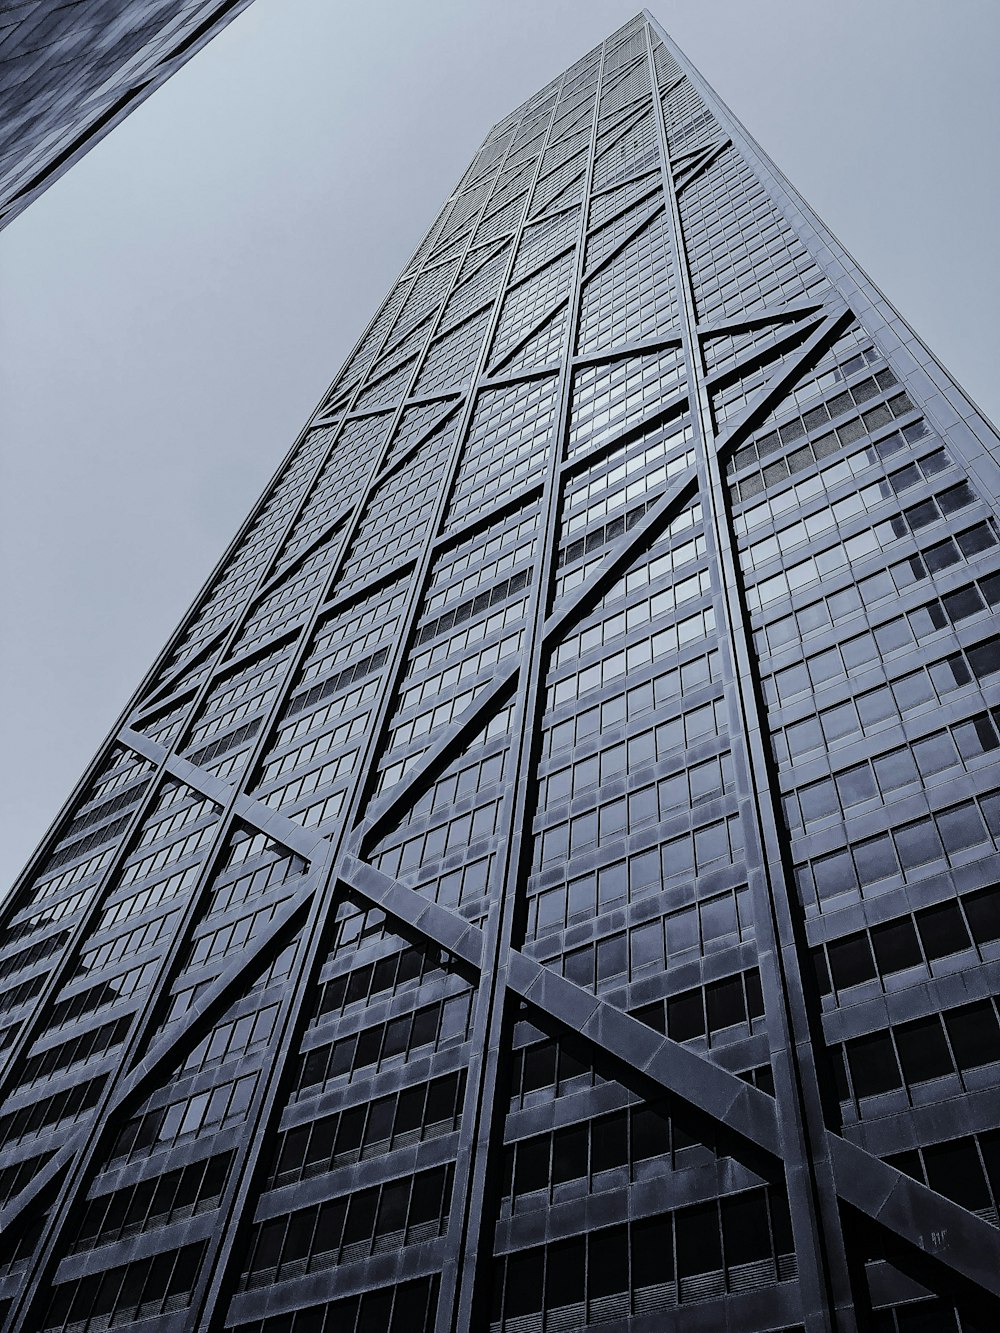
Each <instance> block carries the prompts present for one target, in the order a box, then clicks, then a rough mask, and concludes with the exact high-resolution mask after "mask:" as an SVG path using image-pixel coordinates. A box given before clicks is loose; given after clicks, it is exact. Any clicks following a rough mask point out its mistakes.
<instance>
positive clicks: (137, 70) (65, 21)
mask: <svg viewBox="0 0 1000 1333" xmlns="http://www.w3.org/2000/svg"><path fill="white" fill-rule="evenodd" d="M249 3H250V0H68V2H67V0H20V3H13V4H4V5H2V6H0V112H2V115H0V122H2V128H0V227H5V226H6V225H7V223H8V222H10V221H11V220H12V219H13V218H15V217H17V215H18V214H19V213H20V212H22V211H23V210H24V209H25V208H27V206H28V205H29V204H30V203H31V202H32V200H34V199H37V198H38V196H39V195H40V194H41V193H42V191H43V190H46V189H48V187H49V186H50V185H51V184H52V182H53V181H55V180H58V178H59V177H60V176H61V175H62V173H63V172H64V171H65V170H66V169H67V168H68V167H70V166H72V164H73V163H74V162H76V161H78V160H79V159H80V158H81V157H82V156H83V155H84V153H86V152H87V151H88V149H90V148H93V146H94V144H95V143H97V142H98V141H99V140H100V139H103V138H104V136H105V134H107V132H108V131H109V130H110V129H113V128H114V126H115V125H117V124H118V123H119V122H120V121H122V120H124V119H125V117H126V116H127V115H128V113H129V112H130V111H132V110H134V109H135V107H137V106H138V105H139V103H140V102H142V101H143V100H144V99H145V98H147V97H148V96H149V94H150V93H151V92H153V91H154V89H156V88H158V87H159V86H160V84H161V83H165V82H166V80H167V79H169V78H170V76H171V74H175V73H176V72H177V70H179V69H180V67H181V65H183V64H184V62H185V61H186V60H188V59H190V57H191V56H193V55H194V53H195V52H196V51H198V50H200V49H201V47H203V46H204V45H205V43H206V42H210V41H211V40H212V38H213V37H214V36H215V35H216V34H217V33H218V32H220V31H221V30H222V29H223V28H224V27H225V26H226V24H227V23H229V22H230V20H231V19H234V18H235V17H236V15H237V14H238V13H239V12H240V10H242V9H245V8H246V7H247V5H248V4H249Z"/></svg>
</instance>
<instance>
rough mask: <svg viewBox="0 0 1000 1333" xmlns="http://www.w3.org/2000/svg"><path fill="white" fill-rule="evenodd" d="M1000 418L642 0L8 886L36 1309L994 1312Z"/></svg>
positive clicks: (9, 1273)
mask: <svg viewBox="0 0 1000 1333" xmlns="http://www.w3.org/2000/svg"><path fill="white" fill-rule="evenodd" d="M998 443H1000V442H998V440H997V437H996V434H995V432H994V431H993V429H992V427H990V426H989V424H988V423H986V422H985V421H984V420H983V419H982V418H981V416H980V415H979V414H978V413H977V411H976V409H975V408H974V406H973V405H972V404H971V403H970V402H969V401H968V399H967V398H966V397H965V396H964V394H963V393H962V392H961V390H960V389H959V388H958V387H957V386H956V385H955V384H954V383H953V382H952V381H951V380H950V379H949V377H948V376H947V375H946V374H945V373H944V372H943V371H942V370H941V369H940V367H939V366H937V364H936V363H935V362H934V360H933V358H932V357H931V356H930V354H929V353H928V352H927V351H926V349H925V348H924V347H923V345H922V344H921V343H919V342H918V341H917V339H916V338H915V336H914V335H913V334H912V333H911V332H910V331H909V329H908V328H907V327H906V326H905V324H903V322H902V321H901V320H900V319H899V317H898V315H897V314H896V313H895V312H894V311H893V310H892V308H891V307H890V306H889V305H888V303H887V302H886V301H885V299H884V297H882V296H881V294H880V293H879V292H878V291H877V290H876V288H875V287H874V286H873V285H872V283H871V282H870V281H869V279H867V278H866V277H865V276H864V274H862V273H861V272H860V271H859V270H858V268H857V266H856V265H855V264H854V262H853V260H851V258H850V257H849V256H848V255H846V254H845V253H844V251H843V250H842V248H841V247H840V246H839V244H838V243H837V242H836V240H835V239H834V238H833V237H832V236H830V234H829V233H828V232H827V231H826V229H825V228H824V227H823V225H822V223H820V222H819V220H818V219H817V218H816V217H815V215H814V214H813V213H812V212H811V211H810V210H809V208H808V207H807V205H805V203H804V202H803V201H802V200H801V199H800V198H799V196H798V195H797V194H795V192H794V191H793V189H792V188H791V186H789V184H788V183H787V182H786V181H785V180H784V178H783V177H782V176H781V175H780V174H779V173H778V171H777V169H776V168H775V167H774V166H773V165H772V164H771V162H770V161H769V160H768V159H767V158H766V157H765V156H764V155H763V153H762V152H761V150H760V149H759V148H758V147H757V146H756V145H755V144H754V143H753V141H752V140H751V139H750V138H749V137H748V136H747V134H746V132H745V131H744V130H743V129H742V127H741V126H740V125H739V123H738V122H737V121H736V120H735V119H734V118H733V117H732V115H731V114H730V112H729V111H728V110H727V109H726V107H725V106H724V105H723V104H722V103H721V102H720V101H719V99H718V98H717V97H716V95H715V94H714V93H713V92H712V91H711V90H710V89H709V88H708V86H707V85H706V84H705V83H704V81H703V80H702V79H701V77H700V75H699V74H698V73H697V72H696V71H695V70H694V69H693V68H692V67H691V66H690V64H689V63H688V62H687V61H686V59H685V58H684V57H683V55H682V54H681V53H680V52H679V51H678V50H677V49H676V48H675V46H674V45H673V44H672V42H671V41H670V40H669V38H668V37H667V36H666V35H665V34H664V33H663V32H662V30H661V29H660V28H659V27H658V26H657V25H656V24H655V22H654V21H653V20H652V19H650V18H649V17H648V15H640V16H638V17H637V18H635V19H634V20H633V21H632V22H630V23H629V24H627V25H626V26H625V27H624V28H622V29H621V30H619V31H618V32H616V33H615V34H613V35H612V36H611V37H610V38H609V39H608V40H607V41H606V42H604V43H603V44H602V45H601V46H600V47H599V48H597V49H596V50H594V51H592V52H590V53H589V54H587V55H586V56H584V57H583V58H582V59H581V60H579V61H577V63H576V64H574V65H573V66H571V67H570V69H568V70H567V71H566V72H565V73H564V74H563V75H561V76H560V77H559V78H558V79H556V80H554V81H553V82H552V83H551V84H549V85H548V86H546V87H545V88H543V89H542V90H541V91H540V92H539V93H538V94H536V95H535V96H534V97H533V98H531V99H530V100H529V101H528V102H526V103H525V104H524V105H523V106H521V107H519V108H518V109H517V110H516V111H515V112H513V113H512V114H511V115H510V116H509V117H507V118H506V119H505V120H504V121H502V122H501V123H500V124H499V125H497V126H496V127H495V128H494V129H493V130H492V131H491V132H490V134H489V135H488V136H487V138H486V140H485V142H484V144H483V146H482V148H481V149H480V150H479V152H478V153H477V155H476V157H475V158H474V160H473V162H472V164H471V166H470V167H469V169H468V170H467V171H466V173H465V175H464V176H463V177H462V179H461V181H460V182H459V185H458V187H457V188H456V190H455V192H454V193H453V194H452V196H451V197H450V198H449V199H448V201H447V202H446V204H445V206H444V208H443V209H442V211H441V213H440V215H439V217H438V218H437V220H436V222H435V223H434V225H433V226H432V228H431V230H430V232H429V233H428V235H427V236H426V237H425V238H424V240H423V241H422V242H421V244H420V246H419V247H418V249H417V250H416V252H415V254H414V256H413V258H412V259H411V261H410V262H409V263H408V265H407V266H406V268H405V270H404V272H403V274H402V276H401V277H400V279H399V281H398V282H397V283H396V285H395V286H394V287H393V289H392V291H391V292H390V293H389V295H388V297H387V298H386V301H385V302H384V304H383V305H382V307H381V308H380V310H379V311H378V313H377V314H376V316H375V318H374V319H373V320H372V322H371V324H370V325H369V327H368V329H367V330H366V331H365V333H364V335H363V337H362V338H361V340H360V341H359V343H358V344H357V346H356V347H355V349H354V351H353V352H352V354H351V355H350V357H349V358H348V361H347V363H346V365H345V366H344V367H343V369H342V370H341V372H340V373H339V375H338V376H337V378H336V380H335V381H334V383H333V386H332V387H331V389H330V390H329V392H328V393H327V394H326V395H325V396H324V399H323V401H322V403H321V404H320V406H319V407H318V409H317V410H316V412H315V413H314V414H313V416H312V418H311V419H310V421H309V424H308V425H307V427H306V428H305V429H304V431H303V432H302V434H301V435H300V437H299V439H298V440H297V441H296V443H295V445H294V446H293V448H292V450H291V452H290V453H289V454H288V456H287V457H286V458H285V460H284V462H283V463H282V464H281V466H280V468H279V470H278V472H277V474H276V476H275V478H274V480H273V481H272V483H271V484H270V486H269V487H268V488H267V490H266V492H265V494H264V496H263V497H262V499H261V501H260V502H259V504H258V506H257V507H256V509H255V510H254V512H253V513H252V514H251V516H250V518H249V519H248V520H247V522H246V524H245V525H244V527H243V528H242V530H241V531H240V533H239V534H238V535H237V538H236V539H235V541H234V542H233V544H232V546H231V547H230V549H229V551H228V552H227V554H226V556H225V557H224V558H223V560H222V562H221V563H220V565H219V566H218V567H217V569H216V570H215V571H214V573H213V574H212V576H211V577H210V579H209V581H208V582H207V584H206V585H205V587H204V589H203V590H202V593H201V594H200V595H199V597H198V598H197V599H196V601H195V604H194V605H193V607H192V609H191V611H190V613H189V615H188V616H187V617H186V618H185V620H184V622H183V623H182V624H181V626H180V627H179V629H178V631H177V633H176V634H175V636H174V638H173V639H172V640H171V641H170V643H169V644H168V645H167V647H166V649H165V650H164V652H163V654H162V655H161V657H160V658H159V660H158V661H157V662H156V663H155V665H154V667H153V668H152V670H151V671H150V673H149V675H148V676H147V678H146V680H145V681H144V682H143V683H142V685H141V686H140V688H139V690H138V692H137V694H136V696H135V698H134V699H133V700H132V702H131V704H130V705H129V707H128V710H127V712H126V714H125V715H124V716H123V718H122V719H121V721H120V723H119V724H118V725H117V726H116V727H115V729H114V731H113V733H112V735H111V736H110V737H109V739H108V741H107V743H106V745H105V746H104V748H103V749H102V751H101V752H100V754H99V755H98V756H97V758H96V759H95V761H94V763H93V765H92V766H91V768H90V769H89V770H88V772H87V773H86V774H85V776H84V778H83V780H82V781H81V783H80V785H79V787H78V789H77V791H76V792H75V793H74V795H73V796H72V798H71V799H70V801H69V802H68V803H67V806H66V807H65V809H64V811H63V812H62V814H61V815H60V817H59V819H58V820H57V821H56V824H55V825H54V826H53V830H52V832H51V834H50V835H49V837H48V838H47V839H46V840H45V842H44V843H43V845H42V847H41V848H40V849H39V851H38V853H37V855H36V857H35V858H34V860H33V861H32V863H31V864H30V865H29V867H28V868H27V870H26V872H25V874H24V876H23V878H22V880H21V882H20V883H19V884H18V885H17V886H16V888H15V890H14V893H13V894H12V896H11V898H10V899H9V900H8V903H7V904H6V907H5V910H4V913H3V917H2V923H0V924H2V928H0V986H2V991H0V1022H2V1024H3V1029H2V1032H0V1040H2V1042H3V1047H4V1050H5V1053H6V1055H5V1059H6V1063H5V1065H4V1067H3V1071H2V1078H3V1092H4V1105H3V1109H2V1111H0V1190H2V1196H3V1198H4V1199H5V1202H4V1204H3V1206H2V1208H0V1231H2V1237H3V1241H2V1244H3V1251H2V1254H0V1300H2V1301H3V1302H4V1304H3V1307H2V1311H3V1329H4V1333H13V1330H23V1331H25V1333H27V1331H28V1330H30V1333H35V1331H36V1330H40V1329H42V1330H73V1331H74V1333H83V1331H84V1330H87V1333H91V1331H92V1330H98V1329H102V1330H103V1329H105V1328H109V1327H116V1328H117V1327H131V1326H133V1325H136V1326H138V1325H140V1324H141V1326H142V1327H143V1328H144V1329H146V1328H148V1329H156V1330H158V1331H159V1330H164V1331H165V1330H181V1329H185V1330H186V1329H209V1328H212V1329H223V1328H224V1329H231V1330H239V1331H240V1333H380V1331H381V1330H391V1333H404V1331H405V1333H410V1331H411V1330H425V1331H429V1330H432V1329H433V1330H436V1331H437V1333H445V1330H449V1331H451V1330H455V1331H457V1330H463V1331H464V1330H471V1329H477V1330H478V1329H489V1330H490V1331H491V1333H533V1331H535V1330H537V1331H538V1333H551V1331H553V1330H570V1329H580V1328H589V1327H602V1328H607V1329H609V1330H612V1329H613V1330H624V1329H629V1330H635V1333H640V1331H644V1330H661V1329H664V1328H668V1329H671V1330H679V1331H680V1330H696V1329H697V1330H716V1329H733V1330H737V1329H738V1330H740V1331H741V1333H754V1331H757V1330H759V1331H760V1333H763V1331H764V1330H773V1331H777V1330H783V1331H784V1333H792V1330H809V1331H810V1333H815V1331H817V1330H834V1329H835V1330H838V1331H840V1330H848V1329H853V1328H856V1327H861V1328H864V1329H874V1330H877V1333H915V1330H917V1329H927V1330H929V1329H934V1330H952V1331H953V1333H959V1331H961V1333H973V1331H974V1330H977V1331H978V1330H985V1329H993V1328H995V1327H997V1326H998V1298H1000V1229H998V1227H997V1220H998V1214H997V1205H998V1200H1000V1096H998V1087H1000V1021H998V1012H997V995H998V985H997V978H998V966H1000V964H998V959H1000V892H998V890H997V889H996V887H995V883H996V880H997V870H998V855H997V844H996V840H997V838H998V837H1000V779H998V771H997V766H996V762H995V760H996V756H997V754H998V753H1000V734H998V731H997V725H998V722H1000V711H998V710H1000V652H998V642H1000V640H998V635H997V625H996V620H995V614H994V608H995V607H996V605H997V603H998V601H1000V536H998V529H997V515H996V497H997V495H998V494H1000V489H998V470H997V448H998Z"/></svg>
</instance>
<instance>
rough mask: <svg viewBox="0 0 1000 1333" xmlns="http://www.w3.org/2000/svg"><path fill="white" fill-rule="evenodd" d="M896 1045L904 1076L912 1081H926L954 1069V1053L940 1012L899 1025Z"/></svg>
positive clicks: (909, 1081)
mask: <svg viewBox="0 0 1000 1333" xmlns="http://www.w3.org/2000/svg"><path fill="white" fill-rule="evenodd" d="M896 1046H897V1047H898V1049H899V1062H900V1064H901V1065H902V1066H903V1078H904V1079H905V1080H906V1082H907V1083H909V1084H914V1083H924V1082H926V1081H927V1080H928V1079H932V1078H941V1077H942V1076H943V1075H945V1074H950V1073H951V1072H952V1068H953V1066H952V1062H951V1054H950V1052H949V1050H948V1044H947V1042H946V1041H945V1039H944V1033H943V1032H942V1030H941V1022H940V1020H939V1019H938V1017H937V1015H936V1014H931V1015H930V1016H929V1017H928V1018H918V1019H917V1020H916V1021H915V1022H913V1023H902V1024H901V1025H900V1026H899V1027H898V1028H897V1029H896Z"/></svg>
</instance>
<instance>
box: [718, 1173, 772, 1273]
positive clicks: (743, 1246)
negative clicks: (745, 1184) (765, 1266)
mask: <svg viewBox="0 0 1000 1333" xmlns="http://www.w3.org/2000/svg"><path fill="white" fill-rule="evenodd" d="M722 1239H723V1246H724V1250H725V1256H726V1266H727V1267H729V1266H731V1265H733V1264H748V1263H752V1262H753V1261H754V1260H755V1259H766V1258H767V1257H768V1256H769V1255H770V1253H771V1235H770V1228H769V1226H768V1220H767V1201H766V1199H765V1196H764V1191H763V1190H749V1191H747V1193H745V1194H737V1195H734V1196H732V1197H731V1198H728V1199H723V1200H722Z"/></svg>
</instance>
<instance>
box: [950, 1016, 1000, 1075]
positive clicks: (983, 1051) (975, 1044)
mask: <svg viewBox="0 0 1000 1333" xmlns="http://www.w3.org/2000/svg"><path fill="white" fill-rule="evenodd" d="M944 1021H945V1026H946V1027H947V1029H948V1036H949V1037H950V1038H951V1045H952V1050H953V1051H954V1052H955V1059H956V1060H957V1062H958V1067H959V1069H975V1068H977V1067H978V1066H979V1065H987V1064H991V1063H992V1062H993V1061H994V1060H1000V1025H998V1023H997V1016H996V1012H995V1010H994V1008H993V1005H992V1004H991V1003H990V1001H989V1000H982V1001H980V1002H979V1003H978V1004H968V1005H964V1006H963V1007H962V1008H961V1009H953V1010H952V1011H951V1012H950V1013H946V1014H945V1015H944Z"/></svg>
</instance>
